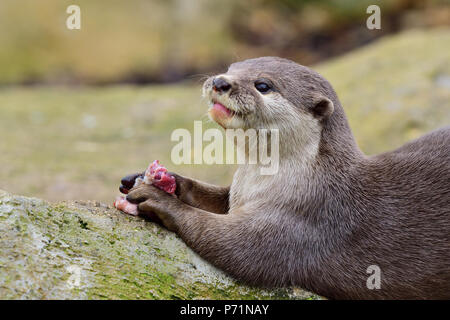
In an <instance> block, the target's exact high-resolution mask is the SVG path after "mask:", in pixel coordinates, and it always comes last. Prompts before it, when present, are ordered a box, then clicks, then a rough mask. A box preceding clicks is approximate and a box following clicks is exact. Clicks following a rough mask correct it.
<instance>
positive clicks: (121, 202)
mask: <svg viewBox="0 0 450 320" xmlns="http://www.w3.org/2000/svg"><path fill="white" fill-rule="evenodd" d="M114 207H116V208H117V209H119V210H120V211H123V212H125V213H128V214H131V215H133V216H137V215H138V206H137V205H136V204H133V203H131V202H128V200H127V199H125V197H117V198H116V201H114Z"/></svg>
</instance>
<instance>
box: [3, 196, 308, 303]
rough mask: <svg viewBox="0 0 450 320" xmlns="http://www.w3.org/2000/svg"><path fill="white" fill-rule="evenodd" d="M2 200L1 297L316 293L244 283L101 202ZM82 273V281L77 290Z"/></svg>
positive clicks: (229, 296) (256, 296)
mask: <svg viewBox="0 0 450 320" xmlns="http://www.w3.org/2000/svg"><path fill="white" fill-rule="evenodd" d="M0 199H1V200H0V201H1V202H0V218H1V219H2V221H3V222H2V224H0V233H1V234H2V241H3V242H2V243H5V244H9V245H6V246H4V247H3V248H2V252H1V254H0V263H1V265H2V272H1V273H0V283H3V284H4V285H2V286H1V287H0V297H2V298H6V299H11V298H27V299H30V298H31V299H33V298H34V299H60V298H71V299H265V298H270V297H275V298H281V299H285V298H296V297H297V298H303V297H308V296H311V294H309V293H304V292H302V295H298V294H297V295H292V294H291V293H290V292H291V290H290V289H289V290H278V291H266V290H260V289H256V288H247V287H245V286H243V285H240V284H238V283H236V282H235V281H234V280H232V279H230V278H228V277H226V276H225V275H223V274H222V273H221V272H220V271H218V270H216V269H214V268H212V267H211V266H209V265H208V264H207V263H206V262H204V261H202V260H201V259H199V258H198V257H196V256H195V255H194V253H193V252H192V251H191V250H190V249H188V248H187V247H186V246H185V245H184V243H183V242H182V241H181V240H180V239H178V238H177V237H176V236H175V235H174V234H172V233H170V232H168V231H166V230H163V229H161V228H160V227H159V226H157V225H155V224H153V223H148V222H146V221H144V220H142V219H140V218H136V217H131V216H126V215H123V214H121V213H119V212H118V211H117V210H115V209H113V208H110V207H108V206H105V205H102V204H99V203H98V202H87V201H82V202H81V201H80V202H65V203H56V204H49V203H46V202H43V201H41V200H39V199H35V198H25V197H19V196H12V195H10V194H7V193H4V192H0ZM5 217H6V219H5ZM17 239H20V241H17ZM71 268H72V269H71ZM77 270H78V271H79V275H80V278H79V280H80V282H79V283H78V284H77V285H76V286H72V287H71V286H70V285H69V284H70V283H71V281H72V280H73V276H74V274H76V271H77ZM74 272H75V273H74Z"/></svg>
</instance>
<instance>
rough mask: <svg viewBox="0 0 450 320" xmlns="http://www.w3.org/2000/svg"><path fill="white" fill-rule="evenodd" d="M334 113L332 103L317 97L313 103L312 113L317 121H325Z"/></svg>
mask: <svg viewBox="0 0 450 320" xmlns="http://www.w3.org/2000/svg"><path fill="white" fill-rule="evenodd" d="M333 111H334V104H333V102H332V101H331V100H330V99H328V98H326V97H318V98H317V99H315V101H314V106H313V108H312V113H313V115H314V117H316V118H318V119H319V120H323V119H327V118H328V117H329V116H331V114H332V113H333Z"/></svg>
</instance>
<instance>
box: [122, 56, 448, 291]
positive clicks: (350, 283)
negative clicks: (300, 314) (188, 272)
mask: <svg viewBox="0 0 450 320" xmlns="http://www.w3.org/2000/svg"><path fill="white" fill-rule="evenodd" d="M225 75H230V76H231V79H232V81H233V88H232V90H231V92H230V93H229V95H230V96H229V99H233V96H232V95H235V98H234V99H235V100H234V101H240V102H241V103H242V105H243V106H244V107H243V110H244V111H245V112H247V110H252V108H253V114H252V113H251V112H252V111H249V114H250V115H249V116H246V117H245V119H244V122H243V123H245V126H247V127H257V126H259V125H261V124H267V123H268V121H269V120H270V119H269V118H268V117H267V116H268V113H266V114H264V112H266V111H264V110H262V109H261V110H262V111H260V113H258V110H260V109H258V108H256V107H264V106H262V105H261V103H262V101H263V98H264V97H262V96H259V93H258V92H256V91H255V90H254V87H253V81H255V79H256V78H258V77H261V76H264V77H265V78H269V79H270V80H271V81H272V82H273V83H274V86H275V88H276V92H275V93H274V95H276V94H278V95H279V96H280V97H283V98H284V99H287V100H288V101H289V102H290V104H292V106H293V108H295V110H297V111H295V112H297V113H298V116H299V117H304V115H305V114H306V113H308V114H311V115H313V116H314V119H318V124H319V125H320V131H321V133H320V141H318V150H317V153H316V155H315V156H314V157H313V158H312V160H311V161H308V162H305V161H303V157H302V153H301V152H297V153H296V149H298V150H302V148H306V147H304V146H303V145H302V143H305V141H309V140H307V139H299V138H298V139H297V135H305V134H308V132H306V133H305V132H301V130H300V129H301V128H300V129H298V128H296V127H295V124H296V123H282V124H281V125H282V127H283V130H284V131H281V134H284V136H285V140H283V139H281V143H282V144H283V143H284V146H285V147H284V148H287V149H286V150H284V151H283V152H284V153H283V152H282V158H281V160H280V162H281V163H280V168H281V169H280V170H281V173H283V172H284V174H276V175H273V176H268V177H264V178H260V177H258V179H261V180H255V181H253V180H252V181H253V182H252V181H250V183H253V187H252V189H253V190H248V188H242V189H241V188H240V187H239V184H241V183H242V181H244V180H242V179H245V178H246V177H247V178H248V179H253V176H252V172H253V171H252V168H250V167H249V166H247V165H242V166H241V167H240V168H239V169H238V173H237V174H236V175H235V179H234V182H233V185H232V186H231V188H222V187H215V186H211V185H208V184H205V183H202V182H199V181H195V180H191V179H188V178H183V177H181V176H177V186H178V198H176V197H173V196H170V195H168V194H166V193H165V192H163V191H161V190H159V189H157V188H155V187H152V186H147V185H141V186H139V187H137V188H135V189H133V190H132V191H131V192H130V194H129V195H128V199H129V200H130V201H132V202H140V204H139V211H140V212H142V213H146V212H154V213H156V214H157V216H158V217H159V218H160V219H161V220H162V223H163V224H164V225H165V226H166V227H167V228H169V229H170V230H173V231H175V232H176V233H177V234H179V235H180V237H181V238H182V239H183V240H184V241H185V242H186V243H187V244H188V245H189V246H190V247H191V248H192V249H193V250H195V251H196V252H197V253H198V254H199V255H200V256H202V257H203V258H205V259H206V260H208V261H209V262H211V263H212V264H214V265H216V266H217V267H219V268H221V269H223V270H224V271H226V272H227V273H229V274H230V275H232V276H234V277H235V278H237V279H240V280H242V281H244V282H246V283H249V284H252V285H257V286H265V287H277V286H299V287H302V288H305V289H308V290H311V291H313V292H316V293H318V294H320V295H323V296H325V297H328V298H333V299H450V127H446V128H443V129H440V130H437V131H434V132H432V133H429V134H427V135H425V136H423V137H421V138H420V139H417V140H415V141H412V142H409V143H407V144H406V145H404V146H402V147H401V148H399V149H397V150H394V151H391V152H387V153H384V154H380V155H377V156H370V157H369V156H365V155H364V154H363V153H362V152H361V151H360V150H359V149H358V147H357V145H356V143H355V140H354V138H353V135H352V132H351V130H350V128H349V125H348V123H347V120H346V117H345V114H344V110H343V108H342V107H341V105H340V103H339V100H338V98H337V96H336V94H335V92H334V90H333V89H332V87H331V85H330V84H329V83H328V82H327V81H326V80H325V79H324V78H322V77H321V76H320V75H318V74H317V73H316V72H314V71H312V70H310V69H308V68H306V67H303V66H300V65H298V64H296V63H294V62H292V61H289V60H285V59H280V58H271V57H266V58H258V59H252V60H246V61H244V62H240V63H237V64H233V65H232V66H231V67H230V69H229V71H228V72H227V74H225ZM210 82H211V79H209V80H207V81H206V83H205V88H206V89H208V86H210ZM284 108H287V106H284ZM289 108H290V107H289ZM267 112H273V111H270V110H269V111H267ZM286 112H292V110H286ZM282 116H283V115H282V114H281V113H280V114H274V118H275V119H278V118H277V117H280V119H282V118H281V117H282ZM291 118H292V117H291ZM252 119H253V120H252ZM308 119H310V118H308ZM279 121H287V120H279ZM293 121H294V120H293ZM295 121H297V120H295ZM311 121H312V120H311ZM294 128H296V129H294ZM296 130H297V131H296ZM304 130H305V131H306V130H308V129H304ZM311 141H313V140H311ZM287 146H289V148H288V147H287ZM281 147H283V146H280V148H281ZM305 150H306V149H305ZM292 163H294V164H295V163H298V165H297V166H292ZM283 168H288V169H289V170H290V171H283V170H288V169H283ZM288 173H289V174H288ZM242 177H243V178H242ZM240 179H241V180H240ZM255 179H256V178H255ZM236 181H238V182H237V183H235V182H236ZM264 186H267V187H264ZM264 188H265V189H264ZM250 192H252V193H251V197H249V194H250ZM216 213H221V214H216ZM223 213H227V214H223ZM370 265H378V266H379V267H380V269H381V289H379V290H376V289H375V290H369V289H368V288H367V287H366V280H367V278H368V277H369V274H367V273H366V270H367V267H368V266H370Z"/></svg>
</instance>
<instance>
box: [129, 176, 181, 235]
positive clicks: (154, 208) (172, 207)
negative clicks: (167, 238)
mask: <svg viewBox="0 0 450 320" xmlns="http://www.w3.org/2000/svg"><path fill="white" fill-rule="evenodd" d="M127 200H128V201H129V202H131V203H135V204H138V211H139V213H142V214H147V213H153V214H156V216H157V217H158V218H159V219H160V220H161V222H162V224H163V225H164V226H165V227H166V228H167V229H169V230H170V231H175V232H176V231H177V227H176V216H177V215H178V214H179V213H180V212H181V211H182V210H183V208H182V207H183V203H182V202H181V201H180V200H178V199H177V198H176V197H175V196H173V195H171V194H169V193H167V192H165V191H163V190H161V189H159V188H157V187H155V186H153V185H146V184H142V185H140V186H138V187H136V188H135V189H133V190H131V191H130V193H129V194H128V195H127Z"/></svg>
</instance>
